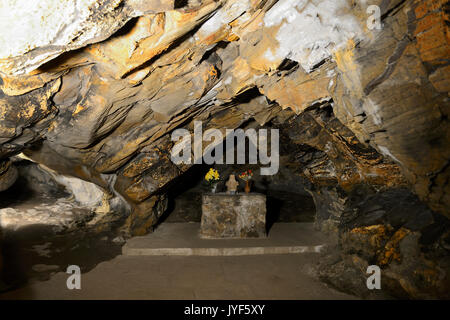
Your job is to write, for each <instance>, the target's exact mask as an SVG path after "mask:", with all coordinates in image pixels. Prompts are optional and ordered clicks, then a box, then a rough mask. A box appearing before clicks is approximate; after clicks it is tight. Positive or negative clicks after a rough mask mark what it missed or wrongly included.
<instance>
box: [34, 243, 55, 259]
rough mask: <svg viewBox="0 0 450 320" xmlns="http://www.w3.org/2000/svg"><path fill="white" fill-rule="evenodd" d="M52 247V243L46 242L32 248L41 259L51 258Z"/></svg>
mask: <svg viewBox="0 0 450 320" xmlns="http://www.w3.org/2000/svg"><path fill="white" fill-rule="evenodd" d="M51 245H52V244H51V242H46V243H44V244H41V245H35V246H33V247H32V249H33V251H35V252H36V253H37V254H38V255H40V256H41V257H47V258H50V253H51V250H50V246H51Z"/></svg>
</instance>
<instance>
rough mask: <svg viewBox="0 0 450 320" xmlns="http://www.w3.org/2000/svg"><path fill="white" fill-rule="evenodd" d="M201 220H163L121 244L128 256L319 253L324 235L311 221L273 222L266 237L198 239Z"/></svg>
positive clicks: (325, 242)
mask: <svg viewBox="0 0 450 320" xmlns="http://www.w3.org/2000/svg"><path fill="white" fill-rule="evenodd" d="M199 232H200V223H163V224H161V225H160V226H159V227H158V228H157V229H156V230H155V231H154V232H153V233H151V234H148V235H146V236H143V237H134V238H131V239H129V240H128V241H127V243H126V244H125V245H124V246H123V247H122V254H123V255H127V256H244V255H262V254H298V253H319V252H320V251H321V250H322V249H323V248H324V247H325V246H326V244H327V238H326V236H324V235H323V234H321V233H320V232H318V231H316V230H314V227H313V224H312V223H276V224H274V225H273V226H272V228H271V229H270V230H269V233H268V237H267V238H261V239H201V238H200V236H199Z"/></svg>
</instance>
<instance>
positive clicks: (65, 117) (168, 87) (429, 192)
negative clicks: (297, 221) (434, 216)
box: [0, 0, 450, 234]
mask: <svg viewBox="0 0 450 320" xmlns="http://www.w3.org/2000/svg"><path fill="white" fill-rule="evenodd" d="M372 2H373V3H371V4H374V5H378V6H379V7H380V9H381V17H382V23H383V25H382V28H380V29H373V30H370V29H371V28H369V27H368V24H367V21H368V19H369V16H370V15H369V14H368V13H367V11H366V9H367V6H368V4H367V3H366V1H350V0H322V1H317V0H316V1H313V0H279V1H276V0H216V1H212V0H205V1H199V0H197V1H195V0H189V1H173V0H147V1H145V0H78V1H60V0H47V1H39V2H33V3H32V4H29V3H28V1H25V0H18V1H16V0H7V1H3V2H2V3H1V4H0V12H1V15H2V16H1V17H0V21H1V22H0V23H1V25H0V30H1V34H0V44H1V45H0V72H1V82H0V89H1V94H0V156H1V159H2V162H1V163H0V189H6V188H8V186H9V185H11V183H12V182H13V181H14V180H15V176H16V174H15V171H14V166H13V165H12V164H11V162H10V161H9V159H10V157H12V156H15V155H17V154H19V153H24V154H25V155H27V156H28V157H29V158H31V159H33V160H34V161H36V162H38V163H40V164H42V165H45V166H46V167H48V168H51V169H53V170H55V171H57V172H58V173H60V174H64V175H71V176H75V177H79V178H81V179H84V180H86V181H90V182H93V183H95V184H97V185H98V186H100V187H102V188H103V189H104V190H105V192H106V194H107V196H106V198H107V199H113V198H115V197H120V198H121V199H125V200H126V203H127V204H128V206H129V209H130V214H129V216H128V219H127V222H126V223H125V228H126V229H127V230H129V231H131V232H132V233H134V234H142V233H145V232H146V231H147V230H148V229H149V227H151V226H152V225H153V224H154V223H155V222H156V220H157V218H158V215H160V211H161V210H162V209H161V208H163V207H164V195H163V193H164V192H163V190H164V187H165V186H166V185H167V184H168V183H169V182H170V181H172V180H173V179H175V178H176V177H178V176H180V175H181V174H182V173H183V172H185V171H186V170H187V169H188V166H186V165H184V166H176V165H174V164H173V163H172V162H171V161H170V157H169V155H170V150H171V148H172V142H171V140H170V133H171V132H172V131H173V130H174V129H175V128H180V127H184V128H188V129H191V130H192V122H193V120H194V119H197V120H202V121H203V123H204V125H205V127H208V128H230V129H233V128H237V127H241V126H243V125H245V124H246V123H247V122H248V121H249V120H254V121H256V122H257V123H259V124H260V125H265V124H269V123H270V122H271V121H272V120H274V119H278V120H279V122H280V121H281V122H283V121H284V125H286V126H288V127H289V126H290V128H292V130H291V131H290V132H291V134H290V138H291V139H292V140H293V141H294V142H296V143H298V144H302V145H309V146H311V147H313V148H315V149H317V150H320V151H322V152H324V153H325V154H326V156H327V159H326V160H324V162H323V163H322V164H319V165H316V166H315V167H311V168H306V167H305V175H306V176H308V177H309V178H310V179H311V180H312V181H314V182H315V183H317V184H320V183H324V182H323V180H327V179H328V178H329V179H328V180H330V181H331V180H332V181H334V182H335V183H337V184H338V185H339V186H341V187H342V188H343V189H344V190H348V191H349V190H351V189H352V187H354V186H356V185H359V184H361V183H367V184H369V185H372V186H376V187H377V188H389V187H392V186H408V187H410V188H411V189H412V190H413V191H414V192H415V193H416V194H417V195H418V196H419V197H420V199H421V200H423V201H425V202H426V203H427V204H428V205H429V206H430V208H432V209H433V210H435V211H437V212H440V213H442V214H444V215H447V216H449V214H450V211H449V208H450V192H449V188H450V184H449V181H448V180H449V176H450V166H449V159H450V148H449V147H448V145H449V141H450V130H449V126H448V116H449V96H448V91H449V88H450V82H449V81H450V79H449V75H450V72H449V71H450V69H449V68H450V65H449V60H448V58H449V30H448V23H447V24H446V21H447V22H448V16H447V15H446V12H447V13H448V3H447V4H446V1H431V0H428V1H400V0H392V1H389V0H383V1H382V0H374V1H372ZM446 9H447V11H446ZM324 106H326V107H327V108H328V107H330V106H331V108H332V109H331V110H332V115H333V116H332V117H324V116H323V113H322V112H321V111H319V110H321V108H323V107H324ZM317 108H318V109H317ZM287 114H292V115H293V116H287ZM295 115H297V116H295ZM293 117H294V118H293ZM283 119H285V120H283ZM330 166H331V169H330ZM324 172H328V173H327V174H324ZM324 177H325V178H324ZM327 177H328V178H327Z"/></svg>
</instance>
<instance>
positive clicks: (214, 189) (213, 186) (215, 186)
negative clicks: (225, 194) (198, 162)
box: [211, 183, 218, 193]
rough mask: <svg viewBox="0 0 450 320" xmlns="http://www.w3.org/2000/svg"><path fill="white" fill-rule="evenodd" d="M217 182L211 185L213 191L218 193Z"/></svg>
mask: <svg viewBox="0 0 450 320" xmlns="http://www.w3.org/2000/svg"><path fill="white" fill-rule="evenodd" d="M217 185H218V184H217V183H214V184H213V185H211V193H217Z"/></svg>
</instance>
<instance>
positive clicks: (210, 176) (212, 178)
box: [205, 168, 220, 185]
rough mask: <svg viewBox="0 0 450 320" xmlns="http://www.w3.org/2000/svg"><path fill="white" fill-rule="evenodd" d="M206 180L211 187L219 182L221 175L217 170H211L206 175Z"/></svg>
mask: <svg viewBox="0 0 450 320" xmlns="http://www.w3.org/2000/svg"><path fill="white" fill-rule="evenodd" d="M205 180H206V182H208V183H209V184H210V185H212V184H214V183H217V182H219V180H220V175H219V172H218V171H217V170H214V169H213V168H211V169H209V171H208V173H207V174H206V175H205Z"/></svg>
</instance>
